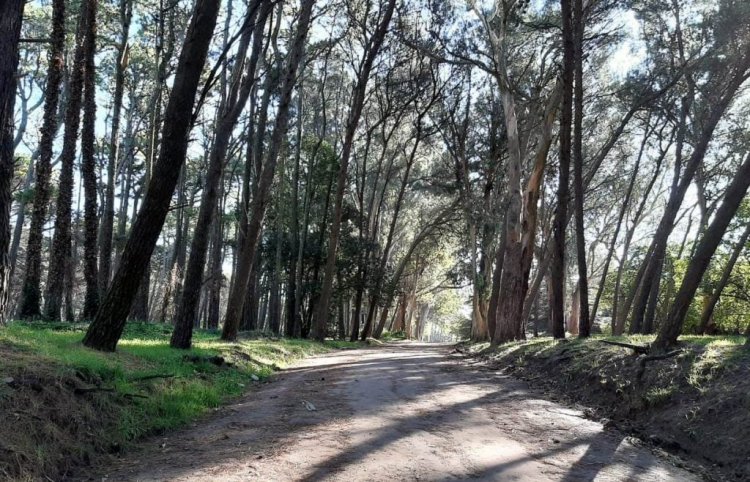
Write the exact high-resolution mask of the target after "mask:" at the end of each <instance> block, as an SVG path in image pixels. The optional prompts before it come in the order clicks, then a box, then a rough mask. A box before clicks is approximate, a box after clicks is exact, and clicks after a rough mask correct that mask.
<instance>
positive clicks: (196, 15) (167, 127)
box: [83, 0, 220, 351]
mask: <svg viewBox="0 0 750 482" xmlns="http://www.w3.org/2000/svg"><path fill="white" fill-rule="evenodd" d="M219 6H220V2H218V1H214V0H196V3H195V7H194V9H193V14H192V17H191V20H190V25H189V27H188V29H187V32H186V35H185V41H184V43H183V48H182V52H181V53H180V59H179V62H178V64H177V71H176V72H175V78H174V84H173V87H172V91H171V93H170V95H169V103H168V105H167V109H166V111H165V112H164V129H163V133H162V143H161V149H160V152H159V158H158V160H157V162H156V164H155V166H154V172H153V177H152V178H151V181H150V183H149V186H148V190H147V191H146V196H145V198H144V200H143V205H142V206H141V209H140V211H139V213H138V217H137V218H136V220H135V223H134V224H133V228H132V229H131V232H130V236H129V237H128V241H127V243H126V245H125V248H124V250H123V253H122V257H121V260H120V263H119V265H118V267H117V271H116V272H115V275H114V278H113V279H112V283H111V284H110V287H109V289H108V290H107V293H106V295H105V296H104V298H103V299H102V302H101V305H100V307H99V311H98V312H97V313H96V317H95V318H94V320H93V322H92V323H91V325H90V326H89V329H88V330H87V331H86V336H85V337H84V339H83V344H84V345H86V346H88V347H90V348H94V349H97V350H101V351H114V350H115V347H116V346H117V342H118V341H119V339H120V336H121V335H122V331H123V329H124V327H125V322H126V320H127V316H128V313H129V312H130V308H131V306H132V304H133V300H134V299H135V295H136V292H137V291H138V287H139V285H140V283H141V280H142V279H143V275H144V273H145V271H146V267H147V265H148V262H149V258H150V257H151V253H152V252H153V250H154V246H155V245H156V240H157V238H158V237H159V233H160V231H161V228H162V226H163V225H164V220H165V218H166V216H167V212H168V211H169V201H170V199H171V198H172V195H173V194H174V189H175V186H176V185H177V179H178V177H179V173H180V170H181V169H180V168H181V166H182V165H183V164H184V162H185V154H186V152H187V144H188V137H187V135H188V132H189V130H190V127H191V124H192V113H193V104H194V102H195V96H196V92H197V90H198V83H199V80H200V75H201V72H202V71H203V66H204V64H205V62H206V56H207V54H208V46H209V43H210V41H211V35H212V33H213V30H214V27H215V26H216V20H217V17H218V13H219Z"/></svg>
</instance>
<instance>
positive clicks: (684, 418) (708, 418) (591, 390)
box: [458, 335, 750, 480]
mask: <svg viewBox="0 0 750 482" xmlns="http://www.w3.org/2000/svg"><path fill="white" fill-rule="evenodd" d="M653 338H654V337H653V336H644V335H633V336H627V337H602V336H598V337H592V338H589V339H587V340H579V339H575V338H569V339H567V340H565V341H561V342H558V341H554V340H552V339H551V338H544V337H542V338H534V339H531V340H529V341H525V342H515V343H509V344H506V345H501V346H500V347H498V348H497V349H495V350H486V348H487V344H474V345H463V346H459V347H458V349H459V350H460V351H461V352H462V354H464V355H465V356H466V357H467V362H468V363H470V364H471V365H472V366H476V367H478V368H483V369H488V370H495V371H497V372H498V373H502V374H508V375H512V376H514V377H517V378H520V379H522V380H524V381H526V382H528V383H529V384H530V385H532V386H533V387H535V388H537V389H540V390H542V391H543V392H544V393H545V397H546V398H548V399H551V400H560V401H562V402H563V403H566V404H568V405H578V404H580V405H581V406H583V407H586V408H585V409H584V412H585V414H586V416H587V417H588V418H590V419H593V420H598V421H600V422H601V423H603V424H604V425H605V426H607V427H611V428H613V429H617V430H620V431H621V432H623V433H627V434H631V435H633V436H635V437H638V438H639V439H642V440H645V441H647V443H648V445H650V446H653V447H658V448H659V449H662V450H665V451H667V452H669V453H670V454H672V455H676V456H678V457H683V458H685V459H687V460H691V461H694V462H695V463H697V464H700V467H702V468H699V469H698V470H699V471H700V473H701V474H702V476H703V477H704V478H707V479H710V480H750V445H748V444H747V440H750V419H749V417H750V377H748V373H750V349H748V347H746V346H745V340H746V339H745V337H742V336H683V337H681V338H680V340H681V344H680V346H679V347H678V350H675V351H673V352H671V353H672V354H673V355H674V356H670V357H669V358H666V359H660V360H648V359H647V358H646V356H645V355H643V354H638V353H635V351H633V350H631V349H629V348H624V347H619V346H612V345H610V344H606V343H602V341H614V342H619V343H628V344H632V345H637V346H647V345H648V344H649V343H650V342H652V341H653Z"/></svg>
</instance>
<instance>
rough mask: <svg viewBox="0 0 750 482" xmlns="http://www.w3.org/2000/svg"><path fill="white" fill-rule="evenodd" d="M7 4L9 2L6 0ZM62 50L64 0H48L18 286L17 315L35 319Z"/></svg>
mask: <svg viewBox="0 0 750 482" xmlns="http://www.w3.org/2000/svg"><path fill="white" fill-rule="evenodd" d="M8 5H10V4H9V3H8ZM64 50H65V0H53V2H52V34H51V44H50V53H49V66H48V67H47V82H46V86H45V91H44V116H43V120H42V127H41V138H40V140H39V158H38V160H37V163H36V166H35V172H36V181H35V183H34V202H33V206H32V214H31V225H30V227H29V233H28V242H27V245H26V246H27V247H26V272H25V276H24V281H23V287H22V289H21V303H20V305H19V316H20V317H21V318H27V319H29V318H38V317H40V316H41V314H42V312H41V300H42V296H41V278H42V240H43V229H44V223H45V222H46V221H47V205H48V204H49V196H50V176H51V174H52V151H53V143H54V140H55V133H56V132H57V124H58V119H57V104H58V101H59V98H60V85H61V84H62V78H63V70H64V67H65V61H64V56H63V54H64Z"/></svg>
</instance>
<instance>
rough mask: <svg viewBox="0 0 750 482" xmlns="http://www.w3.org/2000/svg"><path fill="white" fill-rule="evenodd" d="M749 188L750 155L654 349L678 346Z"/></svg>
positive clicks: (698, 250) (689, 269)
mask: <svg viewBox="0 0 750 482" xmlns="http://www.w3.org/2000/svg"><path fill="white" fill-rule="evenodd" d="M748 187H750V155H748V156H747V157H746V158H745V160H744V162H743V163H742V165H741V166H740V168H739V169H738V170H737V173H736V174H735V177H734V178H733V179H732V182H731V183H730V184H729V186H728V187H727V189H726V191H725V194H724V198H723V200H722V203H721V206H719V208H718V209H717V210H716V214H715V215H714V219H713V221H711V224H710V225H709V226H708V228H707V229H706V231H705V233H704V235H703V237H702V238H701V240H700V242H699V243H698V247H697V248H696V249H695V255H694V256H693V258H692V259H691V260H690V264H689V265H688V267H687V270H686V271H685V277H684V278H683V280H682V284H681V285H680V289H679V291H678V292H677V295H676V296H675V300H674V302H673V303H672V309H671V310H670V312H669V316H668V317H667V319H666V320H665V321H664V323H663V324H662V326H661V329H660V330H659V335H658V336H657V337H656V341H655V342H654V345H653V346H654V349H655V350H656V351H663V350H666V349H667V348H668V347H669V346H671V345H674V344H675V343H677V337H678V336H680V332H681V331H682V325H683V323H684V322H685V316H686V315H687V312H688V309H689V308H690V303H691V302H692V300H693V297H694V296H695V292H696V290H697V289H698V286H699V285H700V282H701V280H702V279H703V274H704V273H705V272H706V269H708V265H709V263H710V262H711V258H712V257H713V255H714V252H715V251H716V248H717V247H718V246H719V244H720V243H721V238H722V237H723V236H724V233H725V232H726V230H727V227H728V226H729V223H730V222H731V220H732V218H733V217H734V215H735V213H736V212H737V210H738V209H739V207H740V204H741V203H742V200H743V198H744V197H745V194H746V193H747V189H748Z"/></svg>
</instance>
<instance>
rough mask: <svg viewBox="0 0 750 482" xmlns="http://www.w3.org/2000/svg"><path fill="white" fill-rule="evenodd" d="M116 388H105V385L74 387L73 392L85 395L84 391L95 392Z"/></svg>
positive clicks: (112, 390)
mask: <svg viewBox="0 0 750 482" xmlns="http://www.w3.org/2000/svg"><path fill="white" fill-rule="evenodd" d="M114 391H115V389H114V388H103V387H76V388H74V389H73V393H75V394H76V395H83V394H84V393H94V392H110V393H112V392H114Z"/></svg>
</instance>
